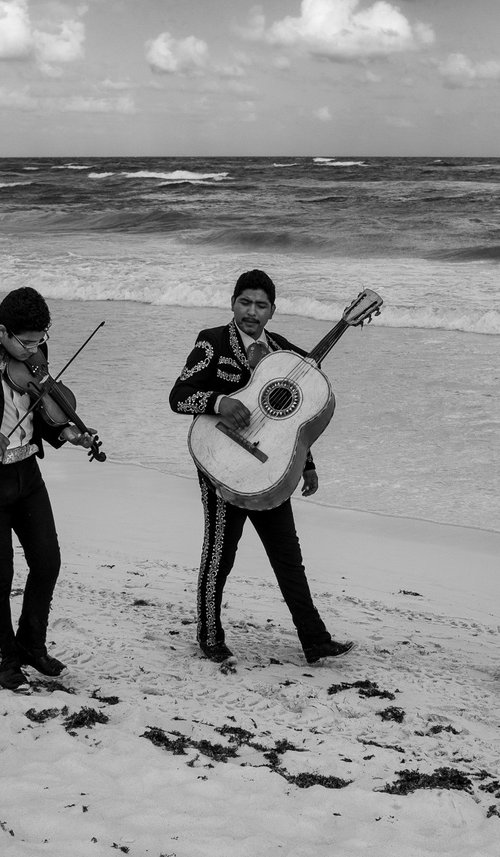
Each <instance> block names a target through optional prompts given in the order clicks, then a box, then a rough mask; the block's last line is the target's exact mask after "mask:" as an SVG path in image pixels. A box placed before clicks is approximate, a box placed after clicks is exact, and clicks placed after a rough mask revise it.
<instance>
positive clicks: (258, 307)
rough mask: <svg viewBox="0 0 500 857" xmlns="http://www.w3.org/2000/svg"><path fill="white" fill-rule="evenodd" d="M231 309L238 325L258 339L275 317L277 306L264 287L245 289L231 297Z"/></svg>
mask: <svg viewBox="0 0 500 857" xmlns="http://www.w3.org/2000/svg"><path fill="white" fill-rule="evenodd" d="M231 309H232V310H233V313H234V320H235V322H236V324H237V325H238V327H239V328H241V330H243V332H244V333H246V334H247V335H248V336H251V337H252V339H258V338H259V336H260V335H261V333H262V331H263V330H264V328H265V326H266V324H267V322H268V321H269V319H270V318H272V317H273V315H274V310H275V306H274V304H272V303H271V301H270V300H269V298H268V296H267V295H266V293H265V291H264V290H263V289H244V290H243V291H242V292H241V294H239V295H238V297H237V298H231Z"/></svg>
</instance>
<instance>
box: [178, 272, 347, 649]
mask: <svg viewBox="0 0 500 857" xmlns="http://www.w3.org/2000/svg"><path fill="white" fill-rule="evenodd" d="M231 308H232V310H233V319H232V321H231V322H230V323H229V324H228V325H225V326H223V327H216V328H211V329H208V330H203V331H201V333H200V334H199V335H198V338H197V341H196V343H195V345H194V348H193V350H192V351H191V353H190V354H189V356H188V358H187V361H186V365H185V366H184V369H183V370H182V373H181V375H180V376H179V378H178V379H177V381H176V382H175V384H174V387H173V389H172V391H171V393H170V405H171V407H172V409H173V410H174V411H176V412H177V413H179V414H193V415H197V414H215V413H217V414H220V415H221V418H222V419H223V420H224V422H225V423H226V424H227V425H228V426H229V427H230V428H233V429H235V430H238V429H242V428H244V427H245V426H247V425H248V423H249V421H250V412H249V411H248V408H247V407H246V406H245V405H244V404H243V402H241V401H239V400H238V398H237V397H233V396H231V397H230V396H229V394H230V393H235V392H236V391H237V390H239V389H241V388H242V387H244V386H246V384H248V382H249V380H250V377H251V372H252V368H253V366H255V365H256V362H257V360H258V356H257V357H256V354H255V352H256V351H257V349H258V348H260V350H261V352H263V353H266V352H268V351H276V350H279V349H287V350H291V351H296V352H298V353H299V354H302V355H304V354H305V352H304V351H302V350H301V349H299V348H297V347H296V346H295V345H292V344H291V343H290V342H288V341H287V340H286V339H285V338H284V337H283V336H280V335H279V334H277V333H274V332H273V333H272V334H271V333H269V332H268V331H267V329H266V328H265V326H266V324H267V322H268V321H269V320H270V319H271V318H272V316H273V314H274V310H275V287H274V283H273V281H272V280H271V279H270V277H268V275H267V274H266V273H264V271H259V270H253V271H247V272H246V273H244V274H242V275H241V276H240V277H239V279H238V281H237V283H236V286H235V289H234V293H233V297H232V300H231ZM261 356H262V355H261ZM198 478H199V481H200V486H201V496H202V502H203V510H204V518H205V537H204V543H203V551H202V558H201V566H200V573H199V578H198V642H199V645H200V648H201V650H202V652H203V653H204V654H205V655H206V656H207V657H208V658H209V659H210V660H212V661H215V662H217V663H219V662H223V661H225V660H227V659H230V658H232V657H233V655H232V652H231V650H230V649H229V647H228V646H227V645H226V643H225V635H224V630H223V627H222V624H221V604H222V593H223V589H224V584H225V582H226V579H227V576H228V575H229V572H230V571H231V569H232V567H233V564H234V560H235V556H236V551H237V547H238V543H239V540H240V537H241V535H242V531H243V525H244V523H245V520H246V518H250V520H251V522H252V524H253V526H254V527H255V530H256V531H257V534H258V536H259V538H260V540H261V542H262V544H263V546H264V549H265V551H266V553H267V556H268V558H269V560H270V563H271V565H272V568H273V571H274V573H275V575H276V579H277V581H278V585H279V587H280V589H281V593H282V595H283V598H284V599H285V602H286V604H287V607H288V608H289V610H290V613H291V615H292V619H293V622H294V624H295V627H296V630H297V634H298V636H299V640H300V642H301V644H302V648H303V650H304V654H305V657H306V660H307V661H308V663H314V662H316V661H318V660H319V659H320V658H325V657H338V656H340V655H344V654H347V652H349V651H350V649H351V648H352V647H353V643H351V642H347V643H339V642H336V641H335V640H332V638H331V636H330V634H329V632H328V631H327V629H326V627H325V625H324V623H323V620H322V619H321V617H320V615H319V613H318V611H317V609H316V607H315V606H314V603H313V601H312V597H311V593H310V590H309V585H308V582H307V578H306V574H305V570H304V566H303V563H302V555H301V549H300V544H299V540H298V538H297V534H296V531H295V524H294V517H293V511H292V506H291V503H290V500H286V501H285V502H284V503H282V504H281V505H279V506H277V507H276V508H274V509H267V510H262V511H249V510H246V509H242V508H239V507H237V506H234V505H232V504H231V503H228V502H226V501H225V500H223V499H222V498H221V497H220V496H219V495H218V494H217V493H216V490H215V489H214V487H213V485H212V484H211V483H210V481H209V480H208V479H207V477H206V476H205V475H204V474H203V473H202V472H201V471H200V470H198ZM317 488H318V478H317V475H316V469H315V466H314V462H313V460H312V456H311V454H310V453H309V454H308V456H307V460H306V463H305V468H304V472H303V486H302V494H303V495H304V496H306V497H307V496H310V495H312V494H314V493H315V492H316V490H317Z"/></svg>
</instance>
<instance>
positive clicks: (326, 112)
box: [313, 107, 333, 122]
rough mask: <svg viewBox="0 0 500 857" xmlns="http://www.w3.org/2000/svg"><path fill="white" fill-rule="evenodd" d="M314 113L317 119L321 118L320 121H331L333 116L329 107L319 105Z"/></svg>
mask: <svg viewBox="0 0 500 857" xmlns="http://www.w3.org/2000/svg"><path fill="white" fill-rule="evenodd" d="M313 115H314V116H315V117H316V119H319V120H320V122H331V121H332V118H333V117H332V114H331V113H330V108H329V107H318V109H317V110H315V111H314V114H313Z"/></svg>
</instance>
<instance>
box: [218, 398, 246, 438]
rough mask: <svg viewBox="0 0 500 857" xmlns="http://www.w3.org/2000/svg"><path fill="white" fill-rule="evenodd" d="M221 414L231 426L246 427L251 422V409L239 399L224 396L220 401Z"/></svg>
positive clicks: (236, 427) (235, 427)
mask: <svg viewBox="0 0 500 857" xmlns="http://www.w3.org/2000/svg"><path fill="white" fill-rule="evenodd" d="M219 416H221V417H222V420H223V422H224V423H225V424H226V425H227V426H229V428H232V429H235V430H238V429H244V428H246V426H247V425H249V423H250V411H249V410H248V408H247V407H246V405H244V404H243V402H240V401H238V399H231V398H230V397H229V396H223V398H222V399H221V400H220V402H219Z"/></svg>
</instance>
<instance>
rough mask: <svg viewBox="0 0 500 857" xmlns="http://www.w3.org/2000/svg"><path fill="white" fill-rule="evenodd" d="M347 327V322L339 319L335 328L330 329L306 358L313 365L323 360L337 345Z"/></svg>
mask: <svg viewBox="0 0 500 857" xmlns="http://www.w3.org/2000/svg"><path fill="white" fill-rule="evenodd" d="M348 327H349V325H348V324H347V322H346V321H344V319H343V318H341V319H340V321H338V322H337V324H336V325H335V327H332V329H331V330H330V331H329V332H328V333H327V334H326V336H324V337H323V339H321V340H320V342H318V344H317V345H315V346H314V348H313V350H312V351H310V352H309V354H308V355H307V356H308V357H311V358H312V359H313V360H314V362H315V363H318V364H319V363H321V361H322V360H324V358H325V357H326V355H327V354H328V352H329V351H331V350H332V348H333V346H334V345H336V344H337V342H338V341H339V339H340V337H341V336H342V334H343V333H345V332H346V330H347V328H348Z"/></svg>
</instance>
